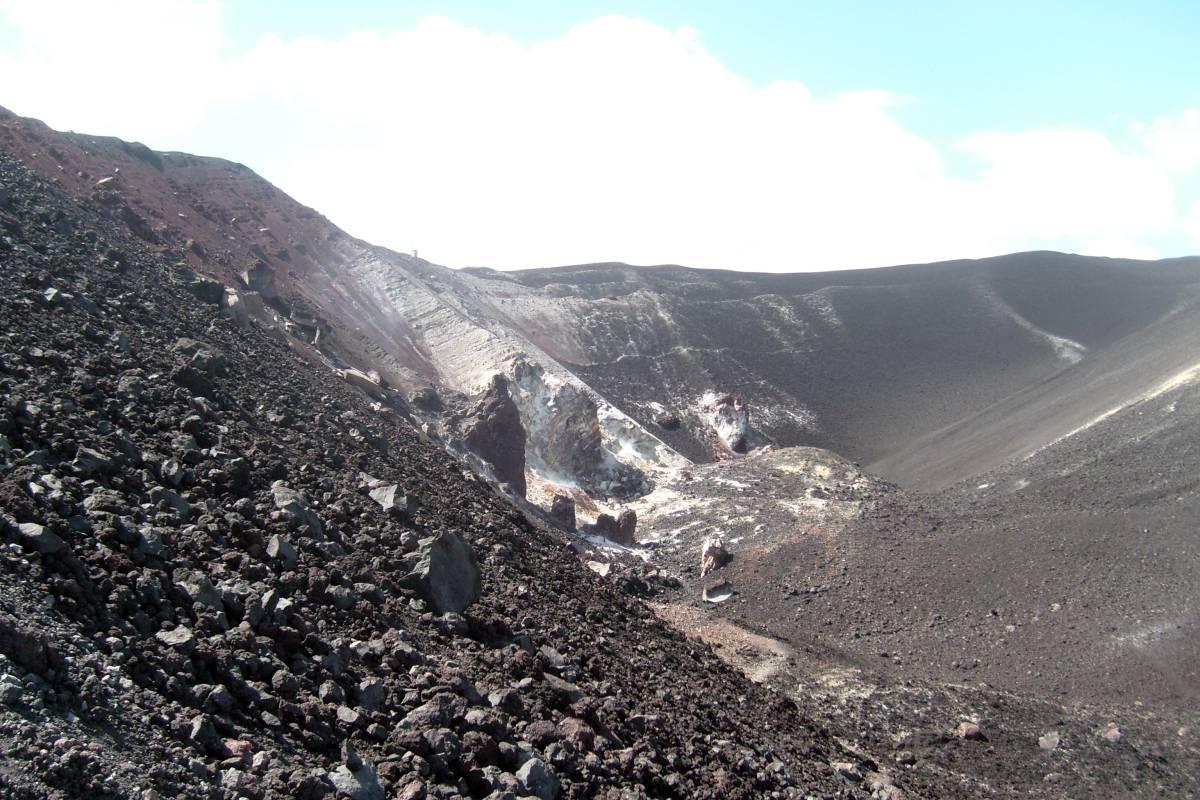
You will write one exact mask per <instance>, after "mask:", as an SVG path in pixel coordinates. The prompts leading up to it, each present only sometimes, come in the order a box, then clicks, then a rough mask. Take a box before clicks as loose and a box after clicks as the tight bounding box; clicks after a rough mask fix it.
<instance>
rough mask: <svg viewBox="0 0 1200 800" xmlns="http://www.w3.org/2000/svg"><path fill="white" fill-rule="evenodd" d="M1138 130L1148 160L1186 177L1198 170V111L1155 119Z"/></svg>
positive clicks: (1193, 110) (1199, 141)
mask: <svg viewBox="0 0 1200 800" xmlns="http://www.w3.org/2000/svg"><path fill="white" fill-rule="evenodd" d="M1137 129H1138V132H1139V133H1140V134H1141V138H1142V141H1143V143H1144V144H1145V147H1146V150H1147V151H1148V152H1149V153H1150V155H1151V157H1153V158H1154V159H1155V161H1157V162H1159V163H1160V164H1162V165H1163V166H1164V167H1165V168H1166V169H1168V170H1170V171H1172V172H1177V173H1184V174H1187V173H1190V172H1192V171H1194V170H1195V169H1196V168H1197V167H1200V109H1194V108H1190V109H1187V110H1185V111H1182V112H1180V113H1179V114H1175V115H1173V116H1163V117H1158V118H1157V119H1155V120H1153V121H1151V122H1150V123H1149V124H1148V125H1139V126H1137Z"/></svg>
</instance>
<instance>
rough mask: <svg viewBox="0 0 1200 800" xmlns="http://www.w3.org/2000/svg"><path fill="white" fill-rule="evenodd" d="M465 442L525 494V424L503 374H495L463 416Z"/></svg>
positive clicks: (503, 478)
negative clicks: (522, 422)
mask: <svg viewBox="0 0 1200 800" xmlns="http://www.w3.org/2000/svg"><path fill="white" fill-rule="evenodd" d="M463 442H464V443H465V444H466V446H467V448H468V449H469V450H470V451H471V452H472V453H474V454H475V455H477V456H479V457H480V458H482V459H483V460H484V461H486V462H487V463H488V464H490V465H491V467H492V471H493V472H494V473H495V475H496V479H497V480H499V481H501V482H502V483H507V484H508V485H509V486H511V487H512V488H513V491H515V492H516V493H517V494H519V495H520V496H521V497H524V496H525V427H524V426H523V425H522V424H521V414H520V412H519V411H518V410H517V404H516V403H514V402H513V399H512V395H511V394H510V393H509V389H508V380H507V379H505V377H504V376H503V375H500V374H497V375H495V376H493V377H492V382H491V384H490V385H489V386H488V388H487V390H486V391H484V392H483V394H482V395H480V397H479V398H478V400H477V401H476V403H475V406H474V407H473V408H472V409H471V410H470V411H469V412H467V414H466V415H465V417H464V418H463Z"/></svg>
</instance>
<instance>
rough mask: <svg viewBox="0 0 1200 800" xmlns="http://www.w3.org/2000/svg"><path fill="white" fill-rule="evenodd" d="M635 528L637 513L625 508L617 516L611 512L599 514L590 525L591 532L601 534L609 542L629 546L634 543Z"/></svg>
mask: <svg viewBox="0 0 1200 800" xmlns="http://www.w3.org/2000/svg"><path fill="white" fill-rule="evenodd" d="M636 530H637V514H635V513H634V512H633V511H631V510H629V509H625V510H624V511H622V512H621V514H620V515H619V516H617V517H614V516H613V515H612V514H601V515H600V516H598V517H596V522H595V523H594V524H593V525H592V526H591V532H592V533H595V534H598V535H600V536H603V537H604V538H605V539H608V540H609V541H610V542H615V543H617V544H623V545H625V546H627V547H628V546H629V545H632V544H634V542H635V538H634V532H635V531H636Z"/></svg>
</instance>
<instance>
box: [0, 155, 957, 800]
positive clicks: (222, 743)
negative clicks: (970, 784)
mask: <svg viewBox="0 0 1200 800" xmlns="http://www.w3.org/2000/svg"><path fill="white" fill-rule="evenodd" d="M0 228H2V229H3V236H2V237H0V259H2V262H3V269H2V270H0V318H2V319H3V321H4V323H3V330H2V332H0V385H2V386H3V396H4V398H5V405H4V409H3V415H2V417H0V428H2V431H0V434H2V435H0V461H2V463H3V478H2V480H0V507H2V516H0V528H2V535H3V538H4V546H3V550H2V552H0V701H2V702H0V748H2V751H3V754H4V757H3V759H0V796H5V797H22V798H24V797H31V798H32V797H81V796H87V797H149V796H165V797H209V798H212V797H228V798H234V797H250V798H265V797H300V798H317V797H324V796H333V794H334V792H335V787H336V790H337V791H340V792H342V793H345V794H348V795H350V796H353V797H359V798H375V797H384V796H385V795H386V796H389V797H405V798H422V797H426V796H431V797H447V798H450V797H459V796H462V797H484V796H490V797H493V798H497V800H499V798H504V797H514V796H516V795H530V794H532V795H536V796H539V797H542V798H552V797H555V796H562V797H595V796H610V797H639V796H655V797H680V798H683V797H722V798H723V797H768V796H769V797H793V796H794V797H800V796H805V795H806V794H816V795H818V796H829V797H837V796H846V797H861V796H864V795H863V793H862V792H861V791H859V790H858V789H857V788H856V787H857V786H858V785H859V784H858V783H855V782H853V781H850V780H848V779H847V778H846V777H845V776H844V774H842V773H845V772H853V773H854V774H855V775H862V774H865V773H866V772H869V771H871V770H872V769H874V768H875V765H874V764H873V763H871V762H865V761H864V760H863V759H861V758H860V757H858V756H856V755H854V754H853V753H850V752H848V751H847V750H846V749H845V748H844V747H843V746H841V745H839V744H838V743H836V742H835V741H833V740H832V738H830V736H829V735H828V734H827V733H824V732H823V731H822V730H821V729H818V728H816V727H814V726H813V725H812V724H811V723H809V722H807V721H806V719H805V718H804V717H802V716H801V715H800V714H799V713H798V712H797V710H796V707H795V706H794V705H793V704H792V703H791V702H789V701H787V700H785V699H784V698H783V697H782V696H780V695H778V694H774V693H772V692H770V691H768V690H766V689H764V688H762V687H758V686H755V685H753V684H751V683H750V682H749V681H748V680H747V679H745V678H744V677H743V676H742V675H741V674H740V673H738V672H736V671H735V670H734V669H732V668H730V667H728V666H726V665H725V664H724V663H723V662H722V661H720V660H719V659H718V658H716V657H715V656H714V655H713V654H712V652H711V651H710V650H709V649H708V648H706V647H705V646H703V645H700V644H698V643H696V642H694V641H690V640H688V639H685V638H684V637H683V636H682V635H680V634H679V633H678V632H676V631H674V629H672V628H670V627H669V626H667V625H666V624H664V623H662V622H660V621H658V620H657V619H656V617H655V616H654V615H653V614H652V613H651V612H650V611H649V609H648V608H647V607H646V606H645V605H644V604H642V603H641V602H640V601H637V600H634V599H631V598H630V597H628V596H626V595H625V594H623V593H621V592H620V591H618V590H617V589H616V588H614V587H613V586H612V585H611V584H609V583H607V582H605V581H603V580H601V579H599V578H598V577H596V576H595V575H593V574H592V573H591V572H590V571H588V570H586V569H583V568H582V567H581V566H580V564H579V562H578V560H577V559H576V557H575V556H574V555H572V554H571V553H570V551H569V550H568V549H567V548H565V547H564V546H563V543H562V541H561V540H560V539H558V538H555V537H554V536H551V535H550V534H548V533H546V532H545V531H542V530H539V529H537V528H535V527H533V526H532V525H531V524H530V523H528V522H527V521H526V520H525V519H524V518H523V517H522V516H521V515H520V514H519V513H517V512H516V511H515V510H514V509H513V507H512V506H510V505H509V504H508V503H506V502H505V501H503V500H500V499H498V498H497V497H495V496H494V495H493V494H491V493H490V492H489V491H487V489H486V488H485V487H483V486H481V485H480V484H479V483H478V482H477V481H476V480H475V479H473V478H471V477H468V476H465V475H464V473H463V470H462V467H461V465H460V464H459V463H458V462H456V461H455V460H454V459H453V458H452V457H451V456H450V455H449V454H447V453H446V452H445V451H443V450H442V449H440V448H439V447H437V446H435V445H433V444H431V443H430V442H428V441H426V440H424V439H423V438H422V436H421V435H420V434H419V433H418V432H416V431H415V430H414V429H413V428H412V427H411V426H410V425H409V424H408V423H407V422H405V421H404V420H403V419H400V418H397V417H396V416H395V415H394V414H390V413H388V412H386V411H384V410H382V409H380V407H379V406H378V405H374V406H373V405H372V403H371V400H370V398H368V397H366V396H364V395H362V394H360V393H358V392H357V391H356V390H355V389H353V388H352V387H350V386H348V385H345V384H342V383H340V382H337V381H331V380H330V378H329V374H328V372H326V371H324V370H318V369H315V368H313V367H312V366H311V365H310V364H309V363H308V362H307V361H305V360H304V359H302V358H299V357H298V356H297V355H295V354H294V353H293V352H292V351H291V349H290V348H289V347H288V345H287V344H286V343H285V342H283V341H281V340H280V339H279V338H277V336H276V335H275V334H274V333H273V331H272V329H269V328H267V329H263V328H259V327H257V326H251V327H250V329H249V330H246V331H240V330H239V329H238V328H237V326H235V325H234V324H232V323H231V322H230V321H229V320H228V319H227V318H226V317H225V316H223V314H222V313H221V310H220V308H219V307H218V306H217V305H216V304H213V303H211V301H210V300H205V299H201V298H199V297H197V296H194V295H193V294H192V293H191V290H192V289H194V288H195V287H196V286H197V283H196V281H195V276H194V275H193V274H191V272H190V270H188V269H187V268H186V267H181V266H178V265H172V264H170V263H168V262H165V261H164V260H163V259H161V258H160V257H159V256H157V255H155V254H153V253H148V252H146V251H145V250H144V249H143V247H142V245H141V243H139V242H137V241H136V240H133V239H131V238H130V237H128V236H127V235H124V233H123V231H122V230H117V229H114V227H113V226H112V224H111V223H110V222H109V220H108V219H107V218H106V217H104V216H101V215H99V214H97V213H95V212H94V211H93V210H92V209H91V208H90V207H88V206H86V205H78V204H76V203H74V202H72V201H71V200H69V199H68V198H66V197H64V196H63V194H62V193H61V191H60V190H59V189H58V188H56V187H53V186H51V185H49V184H48V183H46V182H45V181H42V180H40V179H38V178H36V177H34V176H32V175H31V174H30V173H29V172H28V171H27V170H26V169H25V168H24V167H22V166H21V165H20V164H18V163H16V162H14V161H12V160H11V159H8V158H7V157H0ZM202 294H204V293H203V292H202ZM362 473H369V474H371V475H374V476H377V477H379V478H382V479H384V480H385V481H388V482H392V483H395V484H397V486H398V490H399V491H400V492H402V493H406V494H407V495H408V496H409V497H410V498H412V499H413V500H414V501H415V504H413V505H406V504H401V505H400V507H399V508H400V513H396V512H395V511H388V510H386V509H385V508H383V507H381V504H380V502H377V498H372V497H369V496H367V494H366V488H365V487H364V485H363V482H364V478H363V477H362ZM414 509H415V510H414ZM455 536H459V537H462V538H463V539H465V541H466V542H468V543H469V545H470V547H471V548H472V549H473V550H474V552H475V553H476V554H477V558H478V563H479V567H480V569H481V571H482V595H481V597H480V599H479V600H478V602H476V603H474V604H473V605H471V606H469V607H468V608H467V609H466V610H465V612H464V613H462V614H456V613H450V612H448V613H446V614H438V615H435V614H434V613H433V611H434V608H432V607H431V606H430V605H429V604H430V603H432V602H434V600H433V599H430V598H426V599H424V600H423V599H422V597H423V596H424V595H422V594H421V593H420V590H419V589H415V588H414V587H413V586H412V585H411V584H404V585H401V584H402V578H403V576H404V575H405V574H406V573H407V572H408V571H409V570H411V569H412V568H413V561H412V558H410V557H408V556H409V554H410V553H412V552H414V551H416V552H417V553H418V554H419V553H421V552H424V550H425V548H427V547H428V546H430V544H431V543H432V542H433V541H434V540H435V539H437V537H442V538H443V539H445V538H446V537H450V538H454V537H455ZM831 763H833V764H838V765H844V766H841V767H839V769H841V770H842V773H839V772H838V771H837V770H835V769H833V768H831V767H830V766H829V765H830V764H831ZM942 789H945V790H947V791H949V787H948V786H943V787H942ZM150 792H156V793H157V795H152V794H149V793H150ZM933 792H934V794H940V793H941V792H938V791H937V786H936V784H935V785H934V788H933ZM931 796H933V795H931Z"/></svg>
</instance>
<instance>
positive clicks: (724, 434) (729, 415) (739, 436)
mask: <svg viewBox="0 0 1200 800" xmlns="http://www.w3.org/2000/svg"><path fill="white" fill-rule="evenodd" d="M706 410H707V411H708V414H709V417H708V424H709V425H711V426H712V429H713V430H714V431H716V433H717V437H718V438H720V440H721V443H722V444H724V445H725V446H726V447H728V448H729V449H730V450H731V451H733V452H735V453H744V452H746V451H747V450H749V449H750V444H749V438H750V406H748V405H747V404H746V401H745V400H743V399H742V398H740V397H734V396H732V395H725V396H724V397H718V398H716V399H714V400H712V401H711V402H710V403H709V404H708V408H707V409H706Z"/></svg>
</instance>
